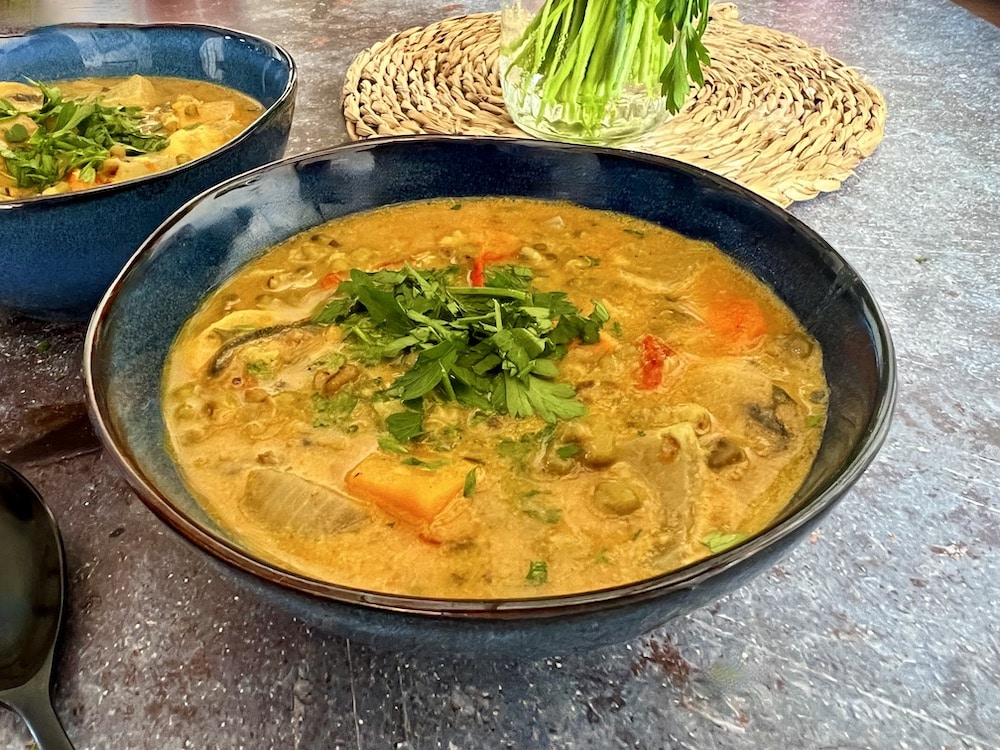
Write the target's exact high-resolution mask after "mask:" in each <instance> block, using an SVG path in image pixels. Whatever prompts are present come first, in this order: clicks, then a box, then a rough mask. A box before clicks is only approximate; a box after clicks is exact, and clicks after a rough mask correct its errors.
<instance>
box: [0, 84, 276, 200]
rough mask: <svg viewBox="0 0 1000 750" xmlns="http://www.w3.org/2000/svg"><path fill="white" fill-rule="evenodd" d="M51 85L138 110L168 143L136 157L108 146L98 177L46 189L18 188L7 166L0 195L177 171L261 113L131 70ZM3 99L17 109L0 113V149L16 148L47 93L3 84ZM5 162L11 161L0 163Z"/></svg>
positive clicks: (221, 93) (1, 172) (226, 95)
mask: <svg viewBox="0 0 1000 750" xmlns="http://www.w3.org/2000/svg"><path fill="white" fill-rule="evenodd" d="M49 85H50V86H54V87H55V88H56V89H58V91H59V92H60V94H61V95H62V97H63V99H65V100H82V101H99V102H100V103H102V104H103V105H105V106H108V107H126V108H138V109H139V110H140V112H139V113H138V115H139V116H140V117H141V118H142V125H141V128H142V131H143V132H144V133H145V134H148V135H162V136H165V137H166V138H167V143H166V147H165V148H163V149H160V150H157V151H150V152H149V153H142V154H136V153H131V150H130V149H128V148H126V147H124V146H123V145H122V144H120V143H119V144H115V145H109V148H108V149H107V155H106V158H104V159H103V160H102V161H101V162H99V164H98V165H97V166H96V167H95V174H93V175H90V174H86V173H83V172H82V170H80V169H71V170H69V171H67V172H66V173H65V174H64V175H62V178H61V179H58V180H57V181H55V182H54V183H52V184H48V185H46V186H44V187H40V186H33V185H31V186H24V185H19V184H18V181H17V180H16V178H15V175H14V174H12V171H13V170H11V168H10V165H9V164H7V166H6V168H4V169H0V200H14V199H18V198H26V197H31V196H34V195H52V194H56V193H66V192H71V191H75V190H84V189H87V188H90V187H94V186H95V185H106V184H110V183H116V182H123V181H125V180H131V179H134V178H136V177H143V176H145V175H149V174H153V173H155V172H163V171H165V170H168V169H172V168H174V167H176V166H178V165H180V164H184V163H186V162H189V161H191V160H192V159H197V158H198V157H200V156H204V155H205V154H207V153H209V152H210V151H214V150H215V149H217V148H219V147H220V146H222V145H223V144H225V143H227V142H228V141H230V140H232V139H233V138H235V137H236V136H237V135H238V134H239V133H241V132H242V131H243V130H245V129H246V128H247V126H249V125H250V123H252V122H253V121H254V120H255V119H257V117H258V116H259V115H260V114H261V113H262V112H263V111H264V108H263V107H262V106H261V104H260V103H259V102H258V101H256V100H254V99H252V98H251V97H249V96H246V95H245V94H242V93H241V92H239V91H236V90H234V89H231V88H227V87H225V86H219V85H217V84H214V83H208V82H205V81H193V80H188V79H183V78H168V77H155V76H154V77H145V76H138V75H134V76H131V77H129V78H81V79H77V80H68V81H57V82H54V83H51V84H49ZM0 99H5V100H6V101H7V102H8V103H10V104H11V105H12V107H13V108H14V109H15V110H18V111H19V112H20V114H14V115H8V116H0V147H2V148H3V149H6V150H8V151H17V150H18V149H19V148H22V147H24V146H25V145H26V142H25V141H21V140H20V137H22V136H23V135H24V133H25V132H27V134H28V135H29V136H30V135H31V134H33V133H34V132H35V130H36V129H37V127H38V125H37V124H36V123H35V122H34V121H33V120H32V119H31V117H30V116H29V115H30V113H32V112H35V111H38V110H39V108H40V107H41V106H42V104H43V98H42V92H41V90H40V89H39V88H38V87H37V86H33V85H30V84H28V83H19V82H9V81H0ZM0 115H2V113H0ZM12 128H23V129H24V130H21V131H20V133H21V136H19V137H17V138H13V137H12V136H11V133H12V132H13V133H17V131H16V130H14V131H12ZM58 158H61V159H65V158H66V157H65V155H63V156H59V157H58ZM5 164H6V159H4V160H0V167H2V166H4V165H5Z"/></svg>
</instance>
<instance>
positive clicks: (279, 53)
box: [0, 21, 298, 211]
mask: <svg viewBox="0 0 1000 750" xmlns="http://www.w3.org/2000/svg"><path fill="white" fill-rule="evenodd" d="M62 29H80V30H87V29H131V30H136V31H139V32H140V33H147V32H152V31H156V30H163V29H166V30H170V31H208V32H211V33H212V34H214V35H215V36H223V37H224V36H232V37H236V38H237V39H239V40H240V41H253V42H256V43H258V44H260V45H261V46H263V47H267V48H270V50H271V51H272V52H273V53H275V54H274V57H273V59H276V60H280V61H281V62H282V63H284V64H285V65H286V66H287V68H288V81H287V82H286V83H285V88H284V89H283V90H282V92H281V94H280V95H279V96H278V97H277V98H276V99H275V100H274V102H272V103H271V105H270V106H268V107H265V108H264V110H263V111H262V112H261V113H260V114H259V115H257V117H256V118H254V120H253V121H252V122H251V123H250V124H249V125H247V126H246V127H245V128H243V130H241V131H240V132H239V133H237V134H236V136H235V137H234V138H232V139H231V140H229V141H226V142H225V143H223V144H222V145H221V146H219V147H218V148H215V149H212V150H211V151H209V152H208V153H205V154H202V155H201V156H199V157H198V158H196V159H192V160H191V161H187V162H184V163H183V164H178V165H177V166H175V167H171V168H170V169H165V170H163V171H162V172H153V173H151V174H147V175H142V176H140V177H133V178H131V179H128V180H123V181H122V182H110V183H107V184H105V185H95V186H94V187H90V188H86V189H85V190H77V191H75V192H69V193H54V194H52V195H29V196H25V197H22V198H15V199H13V200H3V201H0V210H4V211H8V210H13V209H17V208H21V207H24V206H32V205H40V204H45V205H48V204H51V203H61V202H66V201H74V200H80V199H81V198H90V197H95V198H96V197H98V196H103V195H108V194H113V193H116V192H121V191H124V190H128V189H130V188H132V187H133V186H135V185H140V184H144V183H149V182H155V181H157V180H159V179H161V178H165V177H166V176H167V175H170V176H173V175H176V174H179V173H181V172H186V171H188V170H191V169H195V168H197V167H199V166H201V165H202V164H204V163H205V162H207V161H210V160H212V159H216V158H219V157H221V156H223V155H224V154H226V153H227V152H229V151H231V150H233V149H235V148H237V147H238V146H239V144H241V143H242V142H243V141H245V140H247V139H248V138H249V137H250V136H251V134H252V133H253V132H254V131H256V130H257V129H258V128H259V127H260V126H261V125H262V124H263V123H264V122H266V121H267V120H269V119H270V118H271V117H272V116H273V114H274V113H275V112H276V111H277V110H279V109H281V108H282V107H283V106H284V105H285V103H286V102H287V101H288V100H289V99H291V98H293V97H294V96H295V92H296V90H297V89H298V65H297V64H296V62H295V59H294V58H293V57H292V55H291V54H290V53H289V52H288V50H286V49H285V48H284V47H283V46H281V45H280V44H278V43H277V42H273V41H271V40H270V39H268V38H266V37H262V36H259V35H257V34H251V33H249V32H244V31H240V30H238V29H233V28H230V27H228V26H219V25H216V24H207V23H196V22H185V21H165V22H161V23H127V22H98V23H87V22H82V21H81V22H73V23H59V24H49V25H47V26H39V27H36V28H33V29H29V30H27V31H25V32H24V33H22V34H15V35H12V36H5V37H2V38H0V43H2V42H5V41H7V40H10V39H27V38H29V37H32V36H36V35H40V34H47V33H56V32H58V31H60V30H62ZM172 77H179V76H172ZM64 80H72V79H64ZM217 85H221V84H217ZM229 88H232V87H229ZM240 93H242V92H240Z"/></svg>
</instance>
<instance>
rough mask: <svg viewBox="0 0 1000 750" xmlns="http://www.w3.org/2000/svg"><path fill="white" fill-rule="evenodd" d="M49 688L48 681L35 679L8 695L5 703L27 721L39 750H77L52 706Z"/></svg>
mask: <svg viewBox="0 0 1000 750" xmlns="http://www.w3.org/2000/svg"><path fill="white" fill-rule="evenodd" d="M48 688H49V684H48V680H47V679H46V680H44V681H42V680H32V681H31V682H28V683H26V684H25V685H23V686H22V687H21V688H20V689H18V690H16V691H10V692H6V693H5V694H4V696H3V699H4V700H3V702H4V703H6V704H7V705H8V706H10V707H11V708H12V709H14V710H15V711H16V712H17V713H19V714H20V715H21V718H22V719H24V723H25V724H27V725H28V729H29V730H31V736H32V737H34V738H35V743H36V744H37V745H38V748H39V750H74V748H73V743H72V742H70V741H69V737H67V736H66V730H65V729H63V727H62V724H61V723H60V722H59V717H58V716H56V712H55V709H54V708H53V707H52V697H51V696H50V695H49V689H48ZM12 693H13V694H12Z"/></svg>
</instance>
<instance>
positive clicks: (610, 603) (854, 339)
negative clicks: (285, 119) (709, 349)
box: [84, 136, 895, 657]
mask: <svg viewBox="0 0 1000 750" xmlns="http://www.w3.org/2000/svg"><path fill="white" fill-rule="evenodd" d="M483 195H503V196H531V197H536V198H545V199H559V200H569V201H572V202H574V203H577V204H579V205H582V206H588V207H592V208H598V209H610V210H613V211H619V212H623V213H626V214H631V215H634V216H637V217H641V218H643V219H646V220H649V221H653V222H656V223H657V224H660V225H662V226H665V227H668V228H670V229H673V230H676V231H679V232H681V233H683V234H685V235H688V236H690V237H695V238H698V239H704V240H709V241H711V242H713V243H715V244H716V245H718V246H719V247H720V248H722V249H723V250H724V251H725V252H726V253H728V254H730V255H731V256H732V257H734V258H735V259H736V260H737V261H738V262H739V263H741V264H743V266H745V267H746V268H748V269H749V270H750V271H752V272H753V273H754V274H755V275H756V276H757V277H758V278H759V279H761V280H762V281H764V282H765V283H766V284H768V285H769V286H771V287H772V288H773V289H774V290H775V291H776V292H777V293H778V295H780V296H781V298H783V299H784V300H785V301H786V303H787V304H788V305H789V306H790V307H791V308H792V309H793V310H794V311H795V312H796V313H797V314H798V316H799V317H800V319H801V320H802V322H803V323H804V324H805V326H806V327H807V328H808V329H809V331H810V332H811V333H812V334H813V335H814V336H815V337H816V338H817V339H818V340H819V342H820V344H821V345H822V346H823V348H824V351H825V368H826V375H827V378H828V382H829V385H830V402H829V413H830V418H829V423H828V425H827V427H826V430H825V433H824V437H823V441H822V445H821V447H820V450H819V455H818V456H817V458H816V461H815V464H814V466H813V467H812V470H811V472H810V474H809V476H808V478H807V479H806V481H805V483H804V484H803V486H802V487H801V489H799V491H798V492H797V493H796V494H795V496H794V497H792V498H790V499H789V503H788V506H787V508H786V509H785V510H784V512H783V513H782V514H781V516H780V517H779V518H778V519H777V520H776V521H775V522H774V523H773V524H772V525H771V526H770V527H769V528H768V529H766V530H765V531H763V532H762V533H760V534H758V535H756V536H755V537H753V538H752V539H749V540H748V541H746V542H744V543H743V544H740V545H739V546H737V547H735V548H732V549H730V550H727V551H725V552H723V553H721V554H718V555H715V556H714V557H711V558H709V559H706V560H703V561H700V562H698V563H695V564H693V565H689V566H687V567H685V568H682V569H680V570H674V571H671V572H668V573H665V574H663V575H660V576H657V577H655V578H652V579H649V580H644V581H637V582H635V583H633V584H630V585H626V586H619V587H615V588H610V589H604V590H600V591H592V592H587V593H582V594H573V595H567V596H557V597H548V598H538V599H531V600H518V601H452V600H441V599H420V598H414V597H402V596H394V595H391V594H385V593H380V592H374V591H362V590H357V589H352V588H346V587H343V586H338V585H335V584H331V583H325V582H322V581H317V580H312V579H309V578H305V577H303V576H301V575H297V574H295V573H292V572H289V571H286V570H281V569H280V568H278V567H277V566H275V565H273V564H271V563H268V562H265V561H263V560H260V559H258V558H256V557H254V555H253V554H251V553H250V552H248V551H247V550H246V549H245V548H244V547H243V546H241V544H240V542H239V540H238V539H234V538H232V537H231V536H229V535H228V534H227V532H226V531H225V530H223V529H220V528H218V527H217V526H216V525H215V524H214V523H213V522H212V520H211V519H210V518H208V517H207V516H206V514H205V513H204V512H203V511H202V509H201V508H200V507H199V505H198V503H197V502H196V501H195V500H194V499H193V498H192V497H191V495H190V494H189V492H188V491H187V489H186V488H185V487H184V485H183V483H182V482H181V479H180V477H179V476H178V472H177V470H176V468H175V466H174V464H173V463H172V462H171V458H170V456H169V455H168V453H167V450H166V449H165V446H164V425H163V421H162V418H161V415H160V377H161V372H162V369H163V363H164V358H165V357H166V355H167V350H168V348H169V347H170V345H171V342H172V341H173V339H174V337H175V335H176V334H177V332H178V330H179V328H180V327H181V325H182V324H183V323H184V321H185V319H186V318H187V317H188V316H189V315H190V314H191V313H192V312H193V311H194V310H195V309H196V308H197V306H198V304H199V302H200V301H201V300H202V299H203V298H204V297H205V296H206V295H207V294H208V293H209V292H210V291H211V290H212V289H214V288H215V287H216V286H217V285H218V284H219V283H220V282H222V281H223V280H224V279H226V278H227V277H229V276H230V275H231V274H232V273H233V272H234V271H236V270H237V269H238V268H240V267H241V266H242V265H243V264H244V263H246V262H247V261H249V260H251V259H253V258H256V257H258V256H260V255H261V253H263V252H264V251H265V250H266V249H267V248H268V247H270V246H272V245H274V244H275V243H277V242H280V241H282V240H284V239H286V238H287V237H290V236H291V235H294V234H296V233H298V232H300V231H303V230H306V229H308V228H310V227H313V226H315V225H317V224H319V223H321V222H324V221H327V220H329V219H333V218H336V217H340V216H344V215H345V214H350V213H352V212H356V211H362V210H365V209H369V208H372V207H377V206H383V205H387V204H393V203H398V202H404V201H410V200H417V199H426V198H434V197H443V196H452V197H459V198H460V197H465V196H483ZM400 231H403V232H405V231H406V228H405V227H400ZM84 357H85V367H84V370H85V376H86V379H87V387H88V393H89V396H88V397H89V399H90V407H91V410H92V416H93V418H94V421H95V425H96V427H97V430H98V433H99V434H100V436H101V438H102V440H103V441H104V443H105V445H106V447H107V448H108V450H109V452H110V454H111V455H113V456H114V457H115V458H116V459H117V461H118V462H119V464H120V465H121V467H122V469H123V470H124V472H125V476H126V478H127V480H128V481H129V482H130V483H131V485H132V486H133V488H134V489H135V490H136V492H137V493H138V494H139V496H140V497H141V498H142V499H143V501H144V502H145V503H146V504H147V506H148V507H149V508H150V509H151V510H152V511H153V512H154V513H155V514H156V515H157V516H159V517H160V518H161V519H162V520H163V521H165V522H166V523H167V525H169V526H170V527H172V528H173V529H174V530H175V531H176V532H178V533H179V534H180V536H181V537H183V538H185V539H186V540H188V541H189V542H190V543H192V544H193V545H194V546H195V547H196V548H197V549H198V550H201V551H202V552H204V553H205V554H206V555H207V556H208V557H209V558H210V559H211V560H212V561H213V562H215V563H216V564H218V565H219V567H221V568H222V569H223V570H225V571H226V572H227V573H228V574H230V575H232V576H236V577H238V578H240V579H241V580H242V581H243V582H244V583H245V584H246V585H247V586H248V587H249V588H251V589H253V590H255V591H256V592H258V593H260V594H261V595H263V596H266V597H269V598H272V599H274V600H276V601H277V602H279V603H280V605H281V606H283V607H285V608H288V609H291V610H292V611H293V612H294V613H295V614H296V615H298V616H299V617H301V618H303V619H304V620H305V621H306V622H310V623H313V624H315V625H318V626H320V627H325V628H327V629H330V630H333V631H335V632H338V633H342V634H344V635H347V636H349V637H352V638H355V639H358V640H362V641H364V642H367V643H370V644H374V645H376V646H381V647H387V648H394V649H405V650H420V649H423V650H430V651H433V652H441V651H461V652H471V653H475V654H479V655H483V654H493V655H499V656H510V655H516V656H521V657H523V656H540V655H544V654H555V653H563V652H566V651H568V650H572V649H580V648H593V647H596V646H601V645H605V644H610V643H614V642H621V641H625V640H627V639H631V638H633V637H636V636H638V635H640V634H642V633H645V632H647V631H649V630H651V629H652V628H654V627H656V626H658V625H660V624H662V623H664V622H665V621H667V620H668V619H670V618H672V617H675V616H677V615H680V614H684V613H687V612H690V611H691V610H693V609H694V608H696V607H699V606H701V605H704V604H706V603H708V602H710V601H712V600H714V599H716V598H718V597H720V596H722V595H723V594H725V593H727V592H729V591H732V590H733V589H735V588H736V587H738V586H740V585H742V584H743V583H744V582H746V581H748V580H749V579H750V578H752V577H753V576H755V575H756V574H758V573H760V572H761V571H763V570H766V569H768V568H769V567H770V566H772V565H773V564H774V563H775V562H776V561H778V560H779V559H780V558H781V557H782V556H783V555H784V554H786V553H787V552H788V551H789V550H790V549H791V548H792V546H793V545H794V544H796V542H798V541H799V540H800V539H802V538H803V536H805V535H806V534H808V533H809V532H810V531H811V530H812V529H814V528H815V526H816V525H817V524H818V523H819V521H820V520H821V519H822V518H823V517H824V516H826V514H828V513H829V512H830V511H831V509H832V508H833V507H834V505H835V503H836V502H837V501H838V500H839V499H840V498H841V497H842V496H843V495H844V493H845V492H847V490H848V488H849V487H850V486H851V485H852V483H854V482H855V481H856V480H857V479H858V477H859V476H860V475H861V473H862V471H863V470H864V469H865V467H866V466H867V465H868V464H869V462H870V461H871V460H872V459H873V457H874V456H875V453H876V451H877V450H878V449H879V447H880V445H881V444H882V441H883V439H884V437H885V435H886V432H887V429H888V425H889V419H890V414H891V411H892V406H893V401H894V395H895V375H894V360H893V352H892V345H891V342H890V338H889V334H888V332H887V330H886V326H885V321H884V320H883V318H882V316H881V314H880V313H879V310H878V308H877V306H876V303H875V301H874V300H873V299H872V296H871V294H870V292H869V290H868V289H867V287H866V286H865V284H864V283H863V281H862V280H861V279H860V278H859V277H858V275H857V274H856V273H855V272H854V270H852V269H851V267H850V266H849V265H848V264H847V263H846V262H845V261H844V259H843V258H842V257H841V256H840V255H838V254H837V253H836V252H835V251H834V250H833V249H832V248H831V247H830V246H829V245H828V244H827V243H826V242H824V241H823V240H822V239H821V238H820V237H819V236H817V235H816V234H815V233H814V232H813V231H811V230H810V229H808V228H807V227H806V226H804V225H803V224H802V223H801V222H800V221H798V220H797V219H795V218H794V217H793V216H791V215H790V214H788V213H786V212H785V211H783V210H781V209H780V208H778V207H776V206H774V205H773V204H770V203H768V202H767V201H765V200H764V199H762V198H760V197H758V196H756V195H754V194H753V193H751V192H749V191H747V190H745V189H743V188H741V187H739V186H737V185H734V184H733V183H730V182H728V181H726V180H724V179H722V178H720V177H717V176H715V175H712V174H710V173H707V172H704V171H701V170H698V169H695V168H693V167H690V166H687V165H684V164H681V163H679V162H675V161H671V160H668V159H662V158H656V157H648V156H641V155H637V154H630V153H627V152H624V151H614V150H608V149H599V148H592V147H587V146H578V145H566V144H554V143H545V142H540V141H515V140H505V139H480V138H473V137H461V136H458V137H405V138H393V139H384V140H377V141H371V142H366V143H361V144H352V145H347V146H341V147H338V148H334V149H331V150H328V151H324V152H320V153H315V154H308V155H304V156H299V157H296V158H293V159H290V160H286V161H284V162H280V163H278V164H274V165H269V166H266V167H263V168H261V169H258V170H255V171H254V172H251V173H249V174H247V175H243V176H240V177H237V178H235V179H233V180H230V181H229V182H227V183H225V184H224V185H222V186H219V187H217V188H215V189H212V190H210V191H208V192H206V193H204V194H202V195H201V196H200V197H199V198H198V199H197V200H196V201H193V202H192V203H190V204H189V205H187V206H185V207H184V209H182V210H181V211H179V212H178V213H176V214H174V216H172V217H171V218H170V220H168V221H167V222H166V223H165V224H164V225H163V226H162V227H160V228H159V229H158V230H157V231H156V232H155V233H154V234H153V236H152V237H151V238H150V239H149V240H148V241H147V242H146V243H145V244H144V245H143V247H142V249H141V251H140V252H139V253H137V254H136V256H135V257H133V258H132V260H131V261H130V262H129V264H128V266H127V267H126V269H125V270H124V272H123V274H122V275H121V276H120V277H119V278H118V279H117V280H116V282H115V283H114V285H113V286H112V287H111V289H110V290H109V291H108V294H107V295H106V296H105V298H104V300H103V301H102V302H101V304H100V307H99V308H98V310H97V312H96V313H95V315H94V317H93V319H92V321H91V325H90V329H89V331H88V338H87V344H86V348H85V355H84ZM373 564H377V561H373Z"/></svg>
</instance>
